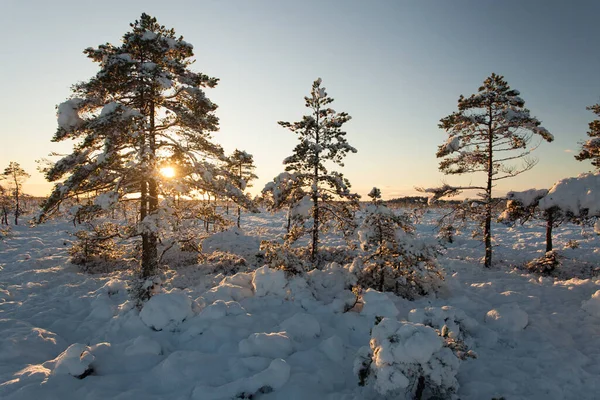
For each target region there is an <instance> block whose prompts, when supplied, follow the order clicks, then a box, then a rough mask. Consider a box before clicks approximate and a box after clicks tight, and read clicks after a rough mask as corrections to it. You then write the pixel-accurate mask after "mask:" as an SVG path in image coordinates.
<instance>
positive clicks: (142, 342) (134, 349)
mask: <svg viewBox="0 0 600 400" xmlns="http://www.w3.org/2000/svg"><path fill="white" fill-rule="evenodd" d="M161 353H162V350H161V347H160V343H158V342H157V341H156V340H153V339H151V338H149V337H147V336H138V337H137V338H136V339H135V340H134V341H133V343H132V344H131V346H129V347H127V348H126V349H125V355H126V356H135V355H139V354H153V355H159V354H161Z"/></svg>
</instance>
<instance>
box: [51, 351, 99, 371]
mask: <svg viewBox="0 0 600 400" xmlns="http://www.w3.org/2000/svg"><path fill="white" fill-rule="evenodd" d="M95 358H96V357H94V356H93V355H92V353H91V348H90V347H88V346H86V345H85V344H81V343H74V344H72V345H70V346H69V347H68V348H67V349H66V350H65V351H63V352H62V353H61V354H60V355H59V356H58V357H56V359H54V360H52V361H51V363H54V368H53V369H52V374H55V375H61V374H69V375H72V376H74V377H79V376H81V375H83V374H84V373H85V372H86V371H88V370H89V369H90V368H91V367H90V364H91V363H92V361H94V359H95Z"/></svg>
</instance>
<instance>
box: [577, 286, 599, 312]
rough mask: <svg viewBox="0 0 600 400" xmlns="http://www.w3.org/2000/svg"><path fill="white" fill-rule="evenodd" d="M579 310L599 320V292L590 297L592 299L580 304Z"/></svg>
mask: <svg viewBox="0 0 600 400" xmlns="http://www.w3.org/2000/svg"><path fill="white" fill-rule="evenodd" d="M581 308H583V310H584V311H586V312H588V313H589V314H591V315H593V316H595V317H598V318H600V290H598V291H596V293H594V294H593V295H592V298H591V299H589V300H585V301H583V302H582V303H581Z"/></svg>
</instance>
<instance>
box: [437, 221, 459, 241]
mask: <svg viewBox="0 0 600 400" xmlns="http://www.w3.org/2000/svg"><path fill="white" fill-rule="evenodd" d="M455 234H456V228H455V227H454V226H453V225H451V224H450V225H444V226H440V227H439V232H438V239H440V240H441V241H442V242H446V243H454V236H455Z"/></svg>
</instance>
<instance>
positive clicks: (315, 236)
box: [310, 107, 319, 263]
mask: <svg viewBox="0 0 600 400" xmlns="http://www.w3.org/2000/svg"><path fill="white" fill-rule="evenodd" d="M315 115H316V124H315V144H316V146H315V147H318V146H319V107H317V110H316V113H315ZM315 153H316V154H315V160H314V162H315V170H314V175H313V191H312V201H313V222H314V223H313V231H312V246H311V249H310V259H311V261H312V262H313V263H314V262H315V261H316V259H317V252H318V246H319V151H318V150H315Z"/></svg>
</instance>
